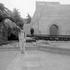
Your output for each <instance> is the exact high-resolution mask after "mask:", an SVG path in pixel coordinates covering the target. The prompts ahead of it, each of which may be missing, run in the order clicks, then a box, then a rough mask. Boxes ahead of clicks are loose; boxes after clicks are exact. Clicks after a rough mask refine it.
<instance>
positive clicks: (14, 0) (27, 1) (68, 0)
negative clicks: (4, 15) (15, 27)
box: [0, 0, 70, 18]
mask: <svg viewBox="0 0 70 70" xmlns="http://www.w3.org/2000/svg"><path fill="white" fill-rule="evenodd" d="M36 1H49V2H60V3H61V4H70V0H0V3H3V4H4V5H5V6H6V7H7V8H9V9H10V10H13V8H17V9H18V11H19V12H20V15H21V16H22V17H23V18H25V17H26V16H27V14H30V15H31V17H32V16H33V14H34V12H35V9H36V8H35V5H36Z"/></svg>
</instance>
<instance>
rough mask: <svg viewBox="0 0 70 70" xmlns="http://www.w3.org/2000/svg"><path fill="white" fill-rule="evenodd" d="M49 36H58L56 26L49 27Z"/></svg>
mask: <svg viewBox="0 0 70 70" xmlns="http://www.w3.org/2000/svg"><path fill="white" fill-rule="evenodd" d="M50 35H59V27H58V25H56V24H53V25H51V27H50Z"/></svg>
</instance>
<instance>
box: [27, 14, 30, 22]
mask: <svg viewBox="0 0 70 70" xmlns="http://www.w3.org/2000/svg"><path fill="white" fill-rule="evenodd" d="M30 22H31V16H30V14H28V15H27V23H30Z"/></svg>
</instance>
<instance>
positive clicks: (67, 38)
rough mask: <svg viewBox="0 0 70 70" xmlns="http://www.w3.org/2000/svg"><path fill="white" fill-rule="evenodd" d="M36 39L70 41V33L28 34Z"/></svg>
mask: <svg viewBox="0 0 70 70" xmlns="http://www.w3.org/2000/svg"><path fill="white" fill-rule="evenodd" d="M27 37H32V38H33V39H36V40H50V41H70V35H27Z"/></svg>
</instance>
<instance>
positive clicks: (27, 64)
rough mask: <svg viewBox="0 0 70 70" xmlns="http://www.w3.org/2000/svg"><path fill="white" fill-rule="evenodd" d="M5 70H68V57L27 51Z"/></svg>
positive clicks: (69, 60) (69, 65)
mask: <svg viewBox="0 0 70 70" xmlns="http://www.w3.org/2000/svg"><path fill="white" fill-rule="evenodd" d="M6 70H70V56H66V55H59V54H58V55H57V54H52V53H48V52H47V53H45V52H42V51H36V50H35V51H28V52H27V53H26V54H18V55H17V57H16V58H15V59H14V60H12V61H11V63H10V64H9V65H8V67H7V69H6Z"/></svg>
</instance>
